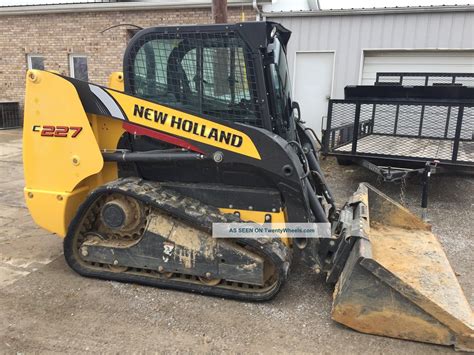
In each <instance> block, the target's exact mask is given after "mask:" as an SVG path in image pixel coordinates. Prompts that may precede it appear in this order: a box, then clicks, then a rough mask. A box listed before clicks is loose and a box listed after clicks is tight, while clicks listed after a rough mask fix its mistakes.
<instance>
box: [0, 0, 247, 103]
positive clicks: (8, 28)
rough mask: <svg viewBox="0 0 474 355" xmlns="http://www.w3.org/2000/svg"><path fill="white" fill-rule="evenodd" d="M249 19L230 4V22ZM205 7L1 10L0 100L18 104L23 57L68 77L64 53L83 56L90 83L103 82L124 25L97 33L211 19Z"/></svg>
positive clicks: (113, 65) (118, 64)
mask: <svg viewBox="0 0 474 355" xmlns="http://www.w3.org/2000/svg"><path fill="white" fill-rule="evenodd" d="M242 11H243V12H244V14H245V18H246V19H248V20H250V21H252V20H254V19H255V12H254V10H253V9H252V8H251V7H244V8H240V7H238V8H235V7H233V8H229V11H228V17H229V22H237V21H240V20H241V13H242ZM211 22H212V18H211V10H210V8H188V9H168V10H144V11H130V10H127V11H114V12H111V11H104V12H88V13H86V12H84V13H56V14H36V15H2V14H1V13H0V33H1V34H2V35H1V36H0V101H2V100H12V101H20V102H21V103H23V98H24V85H25V73H26V69H27V55H28V54H41V55H43V56H44V58H45V69H46V70H57V71H59V72H60V73H61V74H64V75H69V73H70V69H69V54H85V55H86V56H87V59H88V63H87V64H88V70H89V81H91V82H94V83H97V84H100V85H105V84H107V80H108V76H109V74H110V73H111V72H114V71H121V70H122V59H123V53H124V51H125V48H126V45H127V41H128V37H129V36H128V34H127V27H118V28H114V29H111V30H109V31H107V32H105V33H103V34H101V33H100V32H101V31H102V30H104V29H106V28H108V27H110V26H113V25H117V24H121V23H127V24H135V25H137V26H141V27H150V26H158V25H178V24H201V23H202V24H205V23H211Z"/></svg>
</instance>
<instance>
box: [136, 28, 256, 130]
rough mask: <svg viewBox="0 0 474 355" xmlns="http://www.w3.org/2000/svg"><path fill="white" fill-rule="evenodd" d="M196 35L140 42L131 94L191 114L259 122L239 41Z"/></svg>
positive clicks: (253, 94) (250, 76) (250, 82)
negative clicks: (198, 36)
mask: <svg viewBox="0 0 474 355" xmlns="http://www.w3.org/2000/svg"><path fill="white" fill-rule="evenodd" d="M157 36H158V34H157ZM162 36H165V35H162ZM202 36H203V38H196V37H197V36H196V35H194V36H192V37H191V36H190V37H189V38H186V36H184V35H183V36H182V37H181V38H173V39H170V38H154V39H151V40H148V41H146V42H144V43H143V44H142V45H141V47H140V48H139V49H138V51H137V54H136V56H135V58H134V62H133V66H132V72H131V73H130V77H131V89H132V93H133V94H135V95H137V96H140V97H143V98H146V99H149V100H152V101H156V102H158V103H161V104H164V105H169V106H172V107H176V108H178V109H184V110H187V111H191V112H193V113H196V114H204V115H208V116H211V117H214V118H217V119H227V120H231V121H235V122H242V123H247V124H251V125H258V126H261V119H260V118H259V114H258V111H257V110H256V106H255V104H254V100H253V99H252V98H253V97H255V96H256V95H255V93H254V92H253V91H252V90H254V89H255V87H256V83H255V82H253V81H255V79H254V76H253V75H251V74H252V73H250V72H249V69H248V68H247V64H246V61H245V47H244V45H243V43H242V42H241V41H240V40H238V39H236V38H229V37H224V36H218V35H216V36H212V37H210V36H209V35H207V37H206V35H205V34H203V35H202Z"/></svg>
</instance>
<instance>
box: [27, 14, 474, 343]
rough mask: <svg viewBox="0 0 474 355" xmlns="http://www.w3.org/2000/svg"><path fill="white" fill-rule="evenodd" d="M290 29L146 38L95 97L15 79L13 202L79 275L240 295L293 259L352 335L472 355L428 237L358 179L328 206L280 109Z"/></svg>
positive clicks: (289, 118)
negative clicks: (325, 288) (244, 230)
mask: <svg viewBox="0 0 474 355" xmlns="http://www.w3.org/2000/svg"><path fill="white" fill-rule="evenodd" d="M289 38H290V31H288V30H287V29H285V28H283V27H282V26H281V25H279V24H277V23H272V22H255V23H250V22H249V23H237V24H223V25H206V26H183V27H155V28H149V29H144V30H141V31H140V32H138V33H137V34H136V35H135V36H134V37H133V38H132V39H131V40H130V42H129V44H128V47H127V49H126V52H125V55H124V61H123V73H113V74H112V75H111V77H110V82H109V85H108V87H102V86H99V85H95V84H92V83H88V82H83V81H79V80H76V79H73V78H70V77H66V76H62V75H60V74H58V73H55V72H48V71H39V70H29V71H28V73H27V78H26V101H25V116H24V117H25V120H24V135H23V139H24V151H23V159H24V172H25V184H26V186H25V189H24V194H25V199H26V203H27V206H28V209H29V211H30V213H31V215H32V217H33V219H34V221H35V222H36V223H37V224H38V225H39V226H41V227H42V228H44V229H46V230H48V231H50V232H53V233H56V234H57V235H59V236H61V237H64V255H65V258H66V261H67V263H68V264H69V266H70V267H71V268H72V269H74V270H75V271H76V272H77V273H79V274H80V275H83V276H87V277H94V278H99V279H105V280H116V281H121V282H131V283H138V284H145V285H150V286H156V287H162V288H170V289H175V290H181V291H189V292H195V293H200V294H205V295H211V296H218V297H225V298H232V299H237V300H243V301H265V300H269V299H271V298H273V297H274V296H275V295H276V294H277V293H278V292H279V290H280V289H281V287H282V286H283V284H284V282H285V280H286V278H287V275H288V272H289V270H290V269H291V263H292V259H295V258H302V259H304V261H305V262H306V263H308V265H309V266H310V267H311V269H312V270H314V271H315V272H317V273H323V274H324V275H325V276H326V280H327V282H330V283H333V284H335V291H334V303H333V309H332V318H333V319H334V320H336V321H337V322H340V323H342V324H344V325H346V326H348V327H350V328H353V329H355V330H358V331H360V332H365V333H371V334H377V335H383V336H389V337H394V338H402V339H409V340H416V341H422V342H428V343H435V344H445V345H455V347H456V348H457V349H471V350H472V349H473V340H474V339H473V337H474V335H473V329H474V323H473V315H472V311H471V308H470V306H469V304H468V302H467V300H466V298H465V296H464V294H463V292H462V290H461V287H460V285H459V284H458V282H457V279H456V276H455V275H454V272H453V270H452V269H451V267H450V265H449V262H448V260H447V258H446V256H445V254H444V252H443V250H442V248H441V246H440V243H439V242H438V240H437V238H436V237H435V236H434V235H433V234H432V233H431V231H430V227H429V225H427V224H426V223H424V222H423V221H422V220H421V219H419V218H418V217H417V216H415V215H413V214H412V213H410V212H409V211H408V210H407V209H405V208H403V207H402V206H400V205H398V204H397V203H396V202H395V201H393V200H391V199H390V198H388V197H387V196H385V195H384V194H382V193H381V192H379V191H377V190H376V189H375V188H373V187H371V186H369V185H367V184H361V185H360V187H359V189H358V190H357V191H356V192H355V193H354V195H353V196H352V198H351V199H350V200H349V201H348V202H347V203H346V204H345V205H344V206H343V207H342V208H338V207H337V206H336V203H335V201H334V197H333V194H332V192H331V189H330V187H329V186H328V185H327V183H326V180H325V178H324V174H323V171H322V170H321V167H320V164H319V160H318V156H317V154H316V150H317V143H316V140H315V136H314V135H313V133H312V131H311V130H310V129H308V128H306V127H305V126H304V124H303V122H302V121H301V120H300V119H299V106H298V104H297V103H295V102H293V101H292V100H291V90H290V78H289V73H288V66H287V60H286V46H287V43H288V40H289ZM242 221H251V222H253V223H256V224H262V223H306V222H315V223H330V225H331V238H318V236H317V235H315V236H314V238H303V239H301V238H300V239H291V238H286V237H282V238H270V237H268V238H213V236H212V228H213V224H215V223H240V222H242Z"/></svg>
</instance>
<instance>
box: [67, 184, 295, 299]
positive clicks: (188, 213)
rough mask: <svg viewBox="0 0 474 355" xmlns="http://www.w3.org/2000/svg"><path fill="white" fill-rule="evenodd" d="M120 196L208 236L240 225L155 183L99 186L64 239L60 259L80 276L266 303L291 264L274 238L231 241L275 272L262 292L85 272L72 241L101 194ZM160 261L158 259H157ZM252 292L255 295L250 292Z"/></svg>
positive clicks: (235, 219) (91, 270) (286, 251)
mask: <svg viewBox="0 0 474 355" xmlns="http://www.w3.org/2000/svg"><path fill="white" fill-rule="evenodd" d="M111 193H121V194H125V195H127V196H130V197H133V198H136V199H138V200H139V201H141V202H143V203H145V204H148V205H150V206H151V207H153V208H156V209H159V210H162V211H165V212H167V213H169V214H171V215H172V216H174V217H176V218H178V219H180V220H182V221H184V222H186V223H188V224H190V225H192V226H193V227H195V228H198V229H200V230H202V231H204V232H207V233H209V234H211V233H212V223H219V222H220V223H230V222H240V221H241V220H240V219H239V218H238V217H237V216H234V215H232V214H223V213H221V212H220V211H219V210H218V209H217V208H215V207H213V206H209V205H206V204H203V203H202V202H200V201H198V200H195V199H192V198H189V197H187V196H183V195H181V194H179V193H178V192H176V191H174V190H171V189H169V188H164V187H163V186H161V185H160V183H157V182H150V181H145V180H142V179H139V178H123V179H118V180H115V181H113V182H110V183H108V184H106V185H103V186H101V187H99V188H97V189H96V190H94V191H93V192H91V194H90V195H89V196H88V198H87V199H86V201H85V202H84V203H83V204H82V205H81V206H80V208H79V209H78V212H77V214H76V216H75V217H74V219H73V220H72V222H71V224H70V226H69V229H68V233H67V235H66V238H65V239H64V256H65V258H66V261H67V263H68V264H69V266H70V267H71V268H72V269H73V270H75V271H76V272H77V273H79V274H80V275H82V276H86V277H93V278H99V279H106V280H114V281H119V282H131V283H138V284H143V285H149V286H155V287H160V288H169V289H176V290H181V291H187V292H194V293H200V294H204V295H209V296H215V297H224V298H231V299H238V300H243V301H266V300H269V299H271V298H273V297H274V296H275V295H276V294H277V293H278V292H279V290H280V289H281V287H282V285H283V283H284V282H285V280H286V278H287V274H288V270H289V266H290V263H291V250H290V249H289V248H288V247H286V245H285V244H283V242H282V241H281V240H280V239H278V238H259V239H235V241H236V242H239V243H242V244H245V245H248V246H250V247H251V248H252V249H253V250H255V251H258V254H259V255H261V256H263V257H265V258H266V259H267V260H270V261H271V263H273V265H274V267H275V270H277V272H276V273H277V275H276V280H275V282H274V284H273V285H272V286H269V287H268V288H265V289H263V290H262V289H258V288H254V289H248V288H247V289H246V291H239V290H238V288H224V287H219V285H218V286H208V285H204V284H196V283H186V282H184V281H181V280H179V281H177V280H173V279H166V278H157V277H151V276H146V273H144V272H143V275H140V274H137V273H131V272H123V273H116V272H111V271H107V269H105V268H104V271H102V270H100V271H99V270H97V269H96V268H89V267H87V264H85V262H79V261H78V260H77V259H76V254H75V253H74V252H73V248H74V238H75V237H76V236H78V235H79V232H78V231H79V230H80V229H81V228H82V224H83V221H84V220H85V217H87V214H88V213H89V212H90V210H91V208H92V207H94V204H95V202H97V201H98V200H99V199H100V198H101V197H102V196H103V195H104V194H111ZM158 257H160V256H158ZM227 287H229V286H227ZM253 291H255V292H253Z"/></svg>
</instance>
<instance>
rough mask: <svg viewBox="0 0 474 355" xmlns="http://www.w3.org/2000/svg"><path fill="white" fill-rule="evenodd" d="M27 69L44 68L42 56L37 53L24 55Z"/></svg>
mask: <svg viewBox="0 0 474 355" xmlns="http://www.w3.org/2000/svg"><path fill="white" fill-rule="evenodd" d="M26 61H27V64H28V69H39V70H44V58H43V56H41V55H38V54H28V55H27V57H26Z"/></svg>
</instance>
